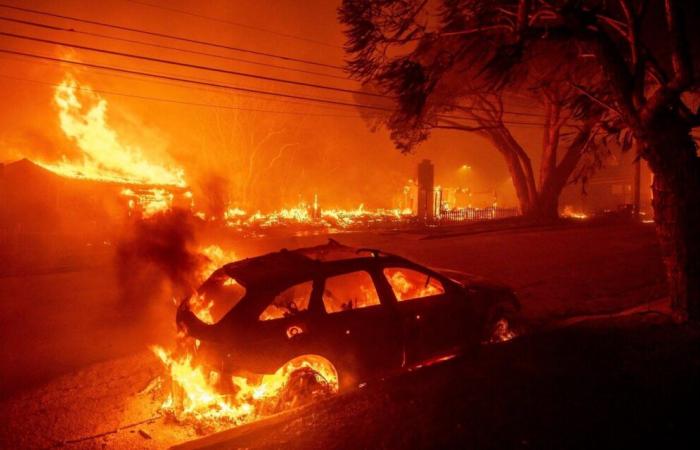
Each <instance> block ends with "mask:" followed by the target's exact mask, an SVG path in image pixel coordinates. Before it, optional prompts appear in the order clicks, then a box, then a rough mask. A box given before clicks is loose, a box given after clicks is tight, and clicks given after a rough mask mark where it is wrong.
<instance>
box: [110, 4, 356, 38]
mask: <svg viewBox="0 0 700 450" xmlns="http://www.w3.org/2000/svg"><path fill="white" fill-rule="evenodd" d="M123 1H125V2H129V3H134V4H136V5H142V6H147V7H150V8H157V9H160V10H163V11H170V12H174V13H178V14H183V15H186V16H190V17H197V18H199V19H204V20H210V21H212V22H219V23H223V24H226V25H232V26H234V27H239V28H245V29H248V30H254V31H259V32H262V33H267V34H271V35H274V36H280V37H283V38H287V39H296V40H299V41H304V42H310V43H313V44H318V45H322V46H325V47H333V48H342V47H341V46H339V45H333V44H329V43H328V42H324V41H320V40H317V39H312V38H308V37H304V36H297V35H294V34H288V33H281V32H279V31H275V30H269V29H266V28H261V27H256V26H253V25H249V24H247V23H242V22H235V21H233V20H229V19H222V18H220V17H212V16H207V15H204V14H199V13H195V12H191V11H186V10H184V9H177V8H173V7H170V6H163V5H154V4H152V3H148V2H142V1H138V0H123Z"/></svg>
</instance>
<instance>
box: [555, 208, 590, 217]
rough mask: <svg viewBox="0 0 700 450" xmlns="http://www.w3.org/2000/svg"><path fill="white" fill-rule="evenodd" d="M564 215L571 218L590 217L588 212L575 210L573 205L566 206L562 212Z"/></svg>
mask: <svg viewBox="0 0 700 450" xmlns="http://www.w3.org/2000/svg"><path fill="white" fill-rule="evenodd" d="M561 216H562V217H568V218H570V219H588V214H586V213H584V212H580V211H575V210H574V209H573V208H572V207H571V206H568V205H567V206H565V207H564V211H562V213H561Z"/></svg>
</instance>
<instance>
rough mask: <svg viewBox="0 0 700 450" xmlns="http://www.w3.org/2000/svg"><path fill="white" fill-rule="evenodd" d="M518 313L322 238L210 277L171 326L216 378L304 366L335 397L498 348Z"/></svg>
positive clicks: (462, 281) (441, 277)
mask: <svg viewBox="0 0 700 450" xmlns="http://www.w3.org/2000/svg"><path fill="white" fill-rule="evenodd" d="M519 308H520V307H519V303H518V301H517V298H516V296H515V295H514V293H513V292H512V291H511V290H510V289H509V288H507V287H504V286H500V285H497V284H493V283H488V282H485V281H483V280H479V279H477V278H476V277H473V276H469V275H466V274H463V273H460V272H455V271H447V270H434V269H429V268H427V267H424V266H421V265H419V264H416V263H414V262H411V261H409V260H407V259H405V258H402V257H400V256H396V255H391V254H387V253H383V252H381V251H378V250H373V249H354V248H351V247H346V246H343V245H341V244H339V243H337V242H335V241H332V240H331V241H330V242H329V243H328V244H327V245H322V246H317V247H309V248H303V249H297V250H291V251H288V250H281V251H279V252H275V253H270V254H267V255H263V256H259V257H255V258H249V259H245V260H242V261H238V262H234V263H231V264H227V265H225V266H223V267H221V268H220V269H218V270H217V271H215V272H214V273H213V274H212V275H211V276H210V278H209V279H208V280H207V281H205V282H204V283H203V285H202V286H201V288H200V289H199V290H198V292H197V293H196V294H194V295H193V296H192V297H190V298H188V299H186V300H185V301H183V302H182V304H181V305H180V308H179V309H178V313H177V323H178V326H179V328H180V329H181V330H182V331H183V332H184V333H185V335H187V336H189V337H191V338H194V339H195V340H196V342H197V344H198V347H197V358H198V359H199V360H200V361H199V362H200V363H202V364H206V365H207V366H208V367H210V368H211V369H212V370H216V371H217V372H218V373H223V374H236V375H243V376H250V377H254V376H259V375H260V374H270V373H274V372H275V371H277V370H278V369H279V368H281V367H285V366H288V365H289V364H288V363H289V362H290V361H294V360H299V358H306V359H307V360H313V361H316V362H317V363H318V364H320V365H323V366H324V369H325V372H326V374H327V373H328V372H329V371H332V372H333V374H334V375H335V378H336V380H337V384H338V387H339V389H340V390H345V389H348V388H352V387H355V386H357V385H358V384H359V383H361V382H364V381H368V380H370V379H374V378H378V377H382V376H386V375H390V374H392V373H396V372H399V371H402V370H407V369H411V368H414V367H418V366H422V365H425V364H428V363H430V362H434V361H438V360H442V359H446V358H448V357H450V356H453V355H457V354H464V353H470V352H472V351H474V350H475V349H476V348H477V347H478V345H479V344H481V343H484V342H499V341H503V340H508V339H510V338H511V337H513V336H514V333H515V331H514V330H515V326H516V324H517V316H518V311H519ZM312 369H313V368H312ZM307 370H308V367H307ZM326 376H327V375H326ZM336 380H334V381H336Z"/></svg>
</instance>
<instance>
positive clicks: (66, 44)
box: [0, 31, 385, 97]
mask: <svg viewBox="0 0 700 450" xmlns="http://www.w3.org/2000/svg"><path fill="white" fill-rule="evenodd" d="M0 36H8V37H11V38H15V39H24V40H26V41H34V42H41V43H44V44H52V45H62V46H64V47H71V48H76V49H80V50H87V51H91V52H96V53H103V54H106V55H113V56H121V57H125V58H132V59H140V60H142V61H149V62H155V63H160V64H169V65H173V66H180V67H185V68H188V69H197V70H207V71H210V72H218V73H223V74H227V75H234V76H239V77H246V78H254V79H258V80H265V81H274V82H277V83H285V84H293V85H297V86H303V87H311V88H316V89H325V90H329V91H338V92H344V93H347V94H357V95H366V96H370V97H385V96H384V95H382V94H375V93H371V92H362V91H358V90H355V89H345V88H340V87H335V86H328V85H325V84H317V83H307V82H304V81H294V80H288V79H285V78H277V77H268V76H265V75H257V74H253V73H248V72H241V71H237V70H228V69H222V68H220V67H211V66H203V65H200V64H191V63H186V62H182V61H174V60H171V59H163V58H155V57H153V56H146V55H137V54H135V53H128V52H120V51H116V50H108V49H103V48H97V47H88V46H86V45H79V44H71V43H69V42H62V41H55V40H53V39H42V38H38V37H32V36H26V35H22V34H16V33H8V32H5V31H0Z"/></svg>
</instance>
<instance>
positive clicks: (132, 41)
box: [0, 16, 352, 81]
mask: <svg viewBox="0 0 700 450" xmlns="http://www.w3.org/2000/svg"><path fill="white" fill-rule="evenodd" d="M0 20H4V21H7V22H13V23H17V24H21V25H27V26H31V27H36V28H43V29H47V30H51V31H62V32H66V33H70V34H80V35H84V36H91V37H98V38H102V39H109V40H112V41H118V42H126V43H129V44H138V45H144V46H148V47H153V48H158V49H164V50H173V51H177V52H182V53H189V54H192V55H200V56H207V57H211V58H218V59H225V60H229V61H235V62H241V63H244V64H251V65H256V66H261V67H269V68H273V69H279V70H286V71H290V72H298V73H303V74H307V75H314V76H319V77H324V78H334V79H337V80H343V81H352V80H350V79H349V78H347V77H343V76H340V75H332V74H328V73H323V72H315V71H313V70H305V69H298V68H294V67H287V66H280V65H276V64H270V63H264V62H259V61H253V60H250V59H243V58H236V57H234V56H226V55H219V54H216V53H209V52H202V51H198V50H191V49H186V48H181V47H173V46H171V45H163V44H156V43H153V42H147V41H143V40H138V39H128V38H122V37H116V36H110V35H107V34H104V33H95V32H92V31H84V30H78V29H75V28H67V27H63V26H59V25H50V24H45V23H40V22H34V21H31V20H23V19H17V18H14V17H4V16H0Z"/></svg>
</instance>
